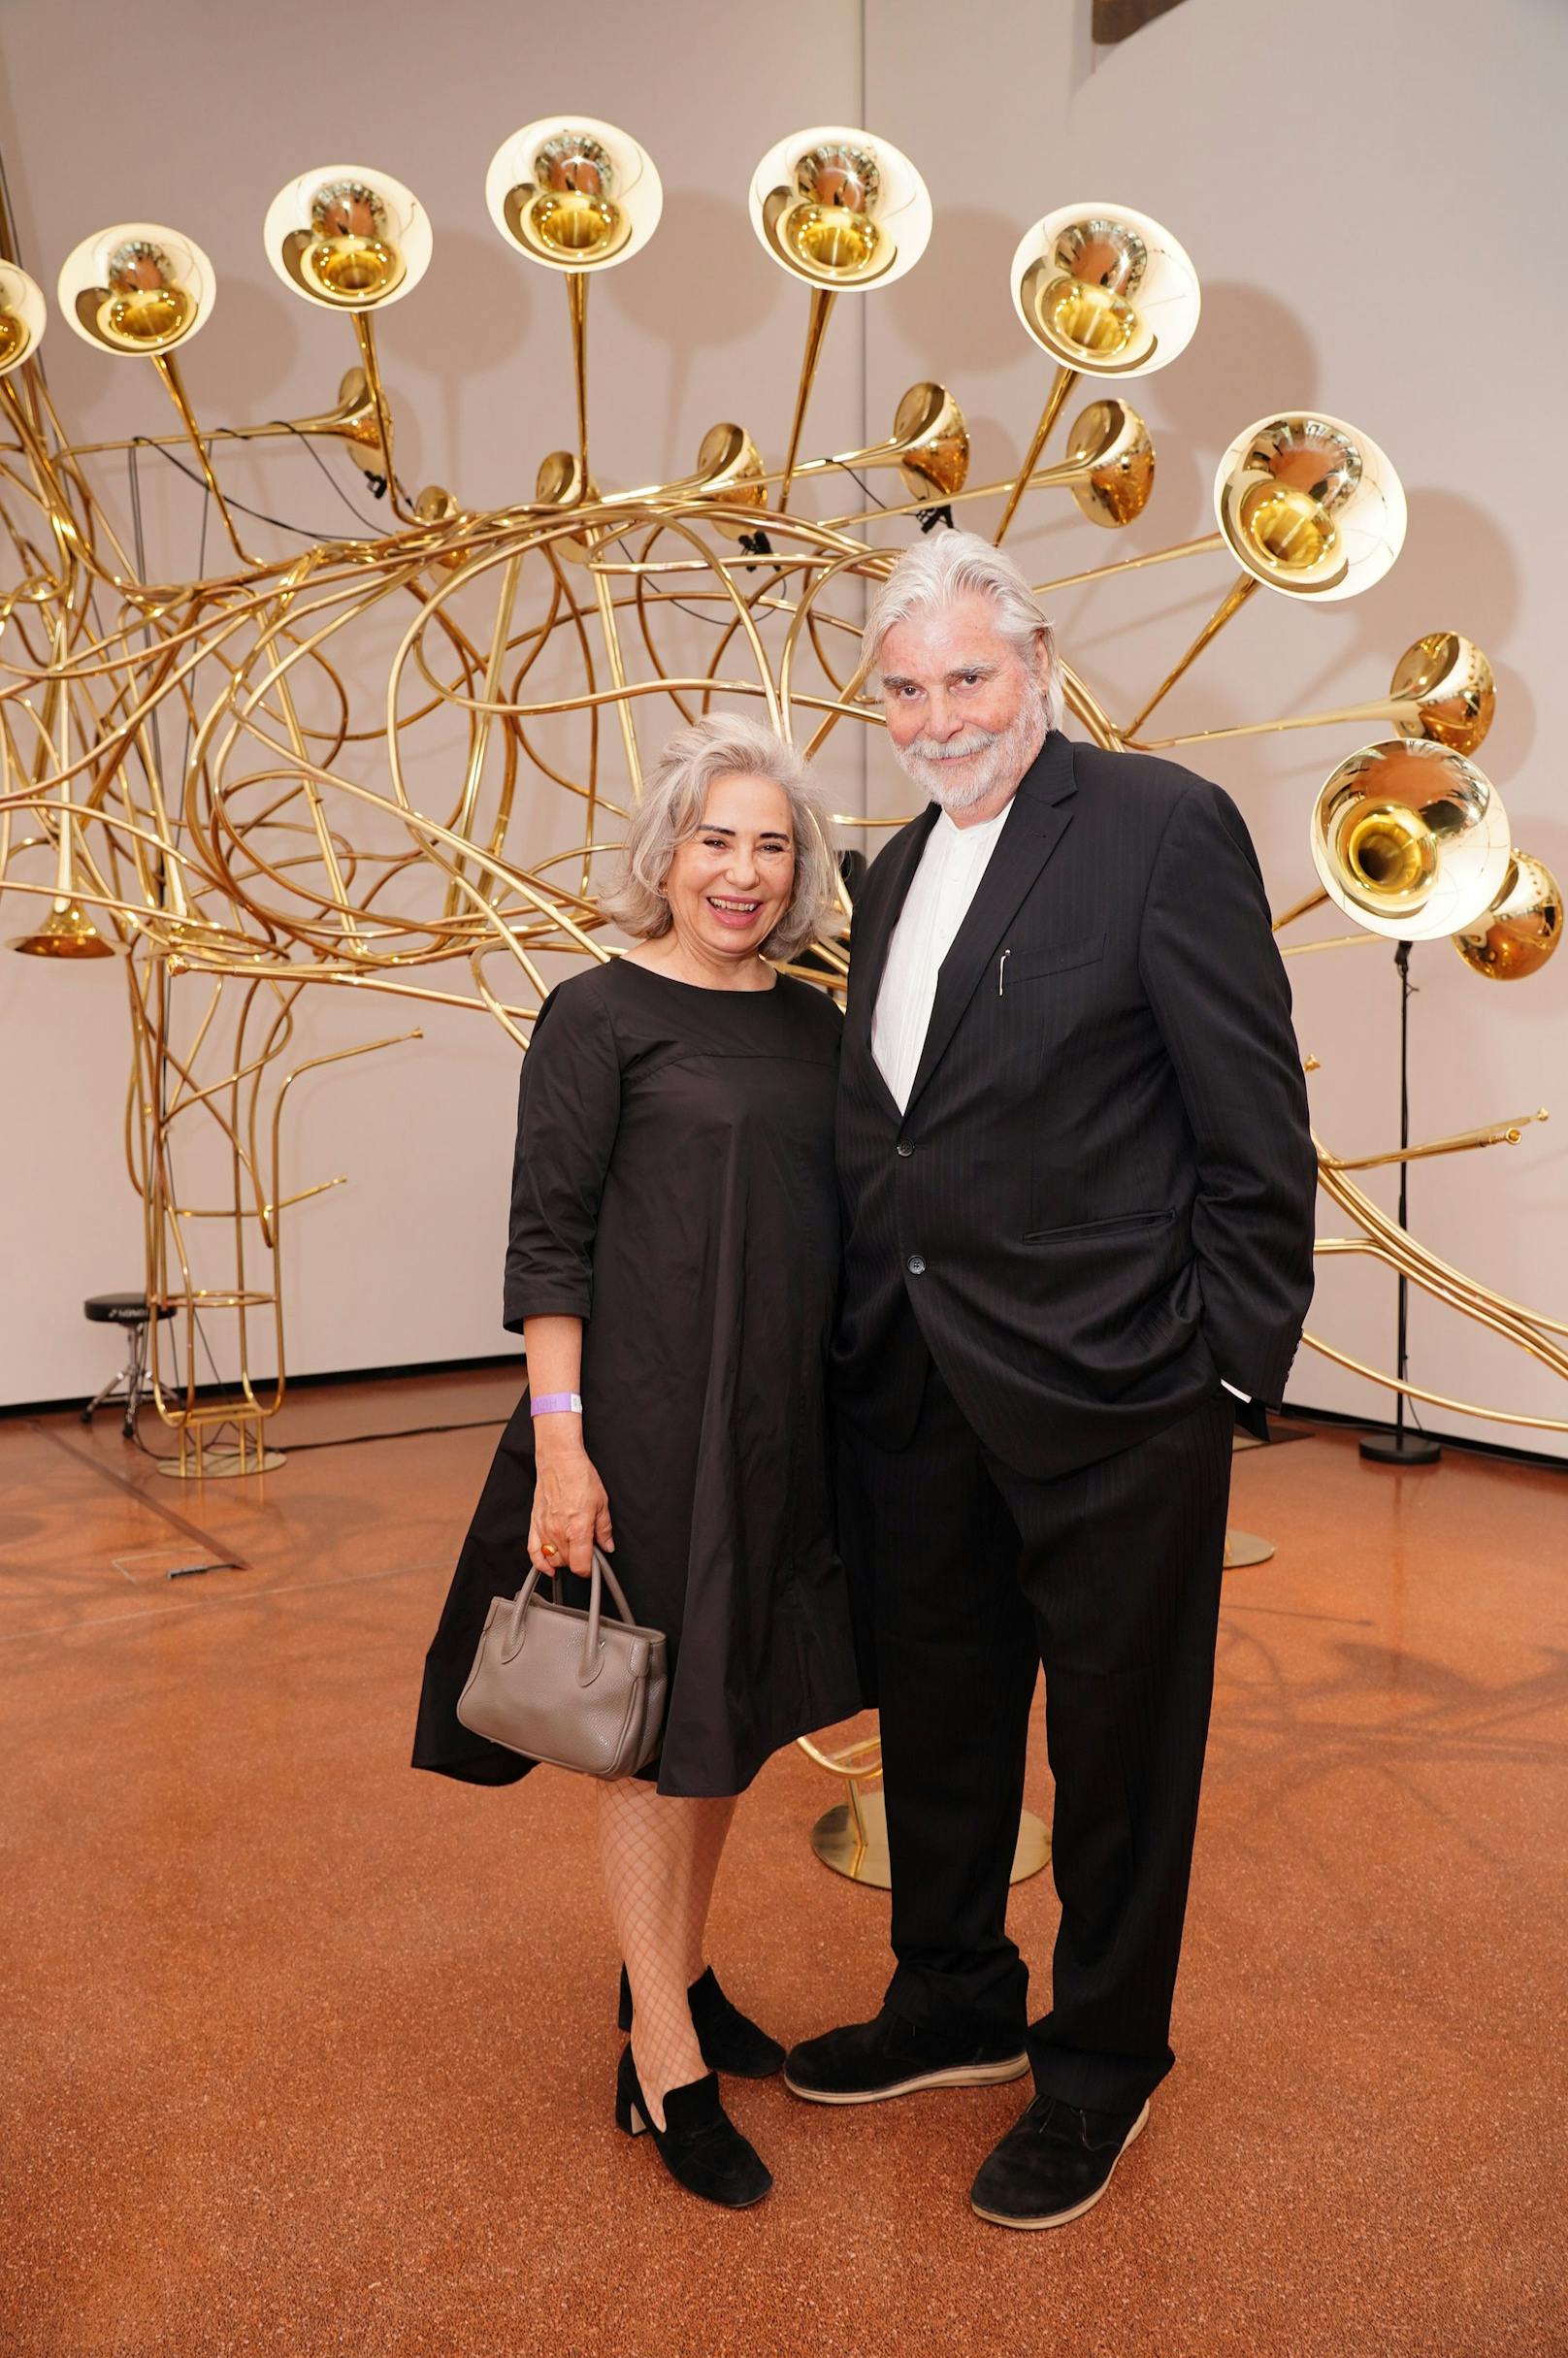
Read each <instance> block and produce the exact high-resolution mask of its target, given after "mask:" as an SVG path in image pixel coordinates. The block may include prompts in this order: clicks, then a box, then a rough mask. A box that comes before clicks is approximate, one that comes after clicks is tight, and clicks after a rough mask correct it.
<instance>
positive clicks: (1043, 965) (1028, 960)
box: [1002, 931, 1105, 992]
mask: <svg viewBox="0 0 1568 2358" xmlns="http://www.w3.org/2000/svg"><path fill="white" fill-rule="evenodd" d="M1104 955H1105V934H1104V932H1103V931H1101V932H1100V933H1086V934H1084V935H1083V936H1082V938H1081V939H1079V940H1077V941H1052V942H1043V943H1041V942H1035V943H1031V944H1029V945H1026V946H1022V947H1020V948H1018V949H1016V950H1014V949H1008V950H1007V951H1006V952H1005V953H1004V956H1005V959H1006V964H1005V966H1004V967H1003V970H1002V988H1003V991H1004V992H1005V991H1012V990H1015V989H1016V988H1017V987H1018V986H1019V984H1021V983H1034V982H1044V981H1045V980H1046V979H1047V978H1048V977H1049V976H1051V975H1053V974H1065V973H1066V972H1067V971H1068V970H1069V969H1070V968H1071V967H1073V966H1094V965H1095V964H1096V962H1097V961H1098V960H1100V959H1101V958H1103V957H1104Z"/></svg>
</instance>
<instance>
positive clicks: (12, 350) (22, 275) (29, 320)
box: [0, 262, 49, 377]
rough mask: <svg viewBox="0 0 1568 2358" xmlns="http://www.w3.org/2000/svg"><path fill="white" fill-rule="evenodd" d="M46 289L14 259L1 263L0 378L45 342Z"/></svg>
mask: <svg viewBox="0 0 1568 2358" xmlns="http://www.w3.org/2000/svg"><path fill="white" fill-rule="evenodd" d="M48 324H49V311H48V308H47V306H46V304H45V302H44V290H43V288H42V287H41V286H40V285H39V283H38V281H37V279H36V278H29V277H28V276H27V273H26V272H25V271H24V270H18V269H17V268H16V264H15V263H14V262H0V377H9V376H10V375H11V372H12V370H13V369H19V368H20V367H21V364H22V362H23V361H24V360H30V359H31V358H32V356H33V354H34V353H35V352H36V351H37V349H38V347H39V345H40V344H42V342H43V341H44V330H45V328H46V326H47V325H48Z"/></svg>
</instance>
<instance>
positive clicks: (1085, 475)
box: [1066, 397, 1155, 531]
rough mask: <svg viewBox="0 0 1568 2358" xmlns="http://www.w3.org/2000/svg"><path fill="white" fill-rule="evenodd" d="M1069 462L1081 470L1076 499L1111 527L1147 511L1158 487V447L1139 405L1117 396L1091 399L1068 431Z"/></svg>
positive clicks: (1099, 521) (1090, 514)
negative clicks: (1131, 407) (1092, 400)
mask: <svg viewBox="0 0 1568 2358" xmlns="http://www.w3.org/2000/svg"><path fill="white" fill-rule="evenodd" d="M1066 463H1067V465H1068V467H1070V468H1075V469H1081V470H1082V476H1081V479H1080V480H1079V481H1077V482H1074V483H1072V484H1071V485H1070V486H1069V488H1070V489H1071V492H1072V496H1073V498H1074V499H1075V500H1076V501H1077V503H1078V506H1079V508H1081V509H1082V510H1083V512H1084V514H1085V515H1086V516H1087V517H1088V518H1089V520H1090V522H1091V523H1092V524H1103V525H1105V526H1107V527H1108V528H1109V529H1111V530H1113V531H1114V530H1115V529H1116V528H1117V527H1118V526H1119V525H1123V524H1130V523H1131V521H1132V519H1133V517H1134V516H1139V515H1142V513H1143V511H1144V509H1145V508H1147V507H1148V505H1149V494H1150V493H1151V492H1152V491H1153V489H1154V487H1155V446H1154V443H1153V442H1151V441H1150V439H1149V429H1148V427H1147V426H1146V425H1145V424H1144V422H1143V420H1142V418H1141V417H1140V416H1139V415H1138V412H1137V411H1136V409H1129V408H1128V406H1127V403H1126V402H1125V401H1117V400H1116V399H1115V398H1114V397H1112V398H1109V399H1107V400H1105V401H1095V402H1091V403H1090V405H1089V408H1088V409H1085V410H1084V411H1083V413H1082V414H1081V415H1080V416H1079V417H1077V418H1076V419H1075V420H1074V421H1073V425H1072V428H1071V431H1070V432H1069V434H1068V436H1067V458H1066Z"/></svg>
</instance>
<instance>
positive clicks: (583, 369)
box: [567, 270, 595, 500]
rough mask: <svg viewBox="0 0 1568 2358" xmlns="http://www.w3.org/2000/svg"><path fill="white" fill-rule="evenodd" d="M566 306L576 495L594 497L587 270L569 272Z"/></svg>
mask: <svg viewBox="0 0 1568 2358" xmlns="http://www.w3.org/2000/svg"><path fill="white" fill-rule="evenodd" d="M567 305H568V309H569V311H570V312H571V315H572V382H573V384H574V385H575V387H576V394H577V469H578V482H577V497H578V498H579V499H580V500H588V499H592V498H593V497H594V496H595V495H594V492H593V490H592V488H591V486H592V483H593V476H592V475H590V474H589V472H588V273H587V272H586V271H585V270H571V271H568V273H567Z"/></svg>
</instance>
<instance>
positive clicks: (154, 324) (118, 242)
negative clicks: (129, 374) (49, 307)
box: [59, 221, 217, 360]
mask: <svg viewBox="0 0 1568 2358" xmlns="http://www.w3.org/2000/svg"><path fill="white" fill-rule="evenodd" d="M216 299H217V281H216V279H215V278H214V277H213V274H212V263H211V262H210V261H209V260H208V258H207V256H206V254H204V253H203V251H202V249H201V247H200V246H198V245H196V243H195V242H194V240H193V239H190V238H187V237H185V236H183V235H182V234H181V232H180V231H179V230H175V229H165V228H164V227H163V226H162V224H161V223H159V222H157V221H120V222H118V223H116V225H115V226H114V228H113V229H101V230H98V231H97V232H96V233H95V234H94V235H93V236H92V237H90V238H83V239H82V243H81V245H80V246H73V247H72V249H71V251H70V253H68V254H67V256H66V258H65V261H64V263H63V264H62V265H61V268H60V280H59V303H60V310H61V311H63V312H64V314H65V317H66V319H67V321H68V322H69V324H70V325H71V326H72V327H73V328H75V330H76V332H77V334H78V335H79V336H80V337H81V338H82V342H83V343H84V344H96V345H97V347H98V349H99V350H100V351H101V352H114V354H116V355H125V354H129V355H130V356H132V357H133V358H138V359H143V360H158V359H162V358H164V357H165V356H166V355H168V354H169V353H172V352H173V351H175V350H176V348H177V347H178V346H179V345H180V344H188V343H189V342H190V339H191V338H192V337H193V336H194V335H197V334H198V333H199V332H200V330H201V329H202V328H204V327H205V326H206V325H207V322H208V320H209V319H211V317H212V306H213V304H214V302H215V301H216Z"/></svg>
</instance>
